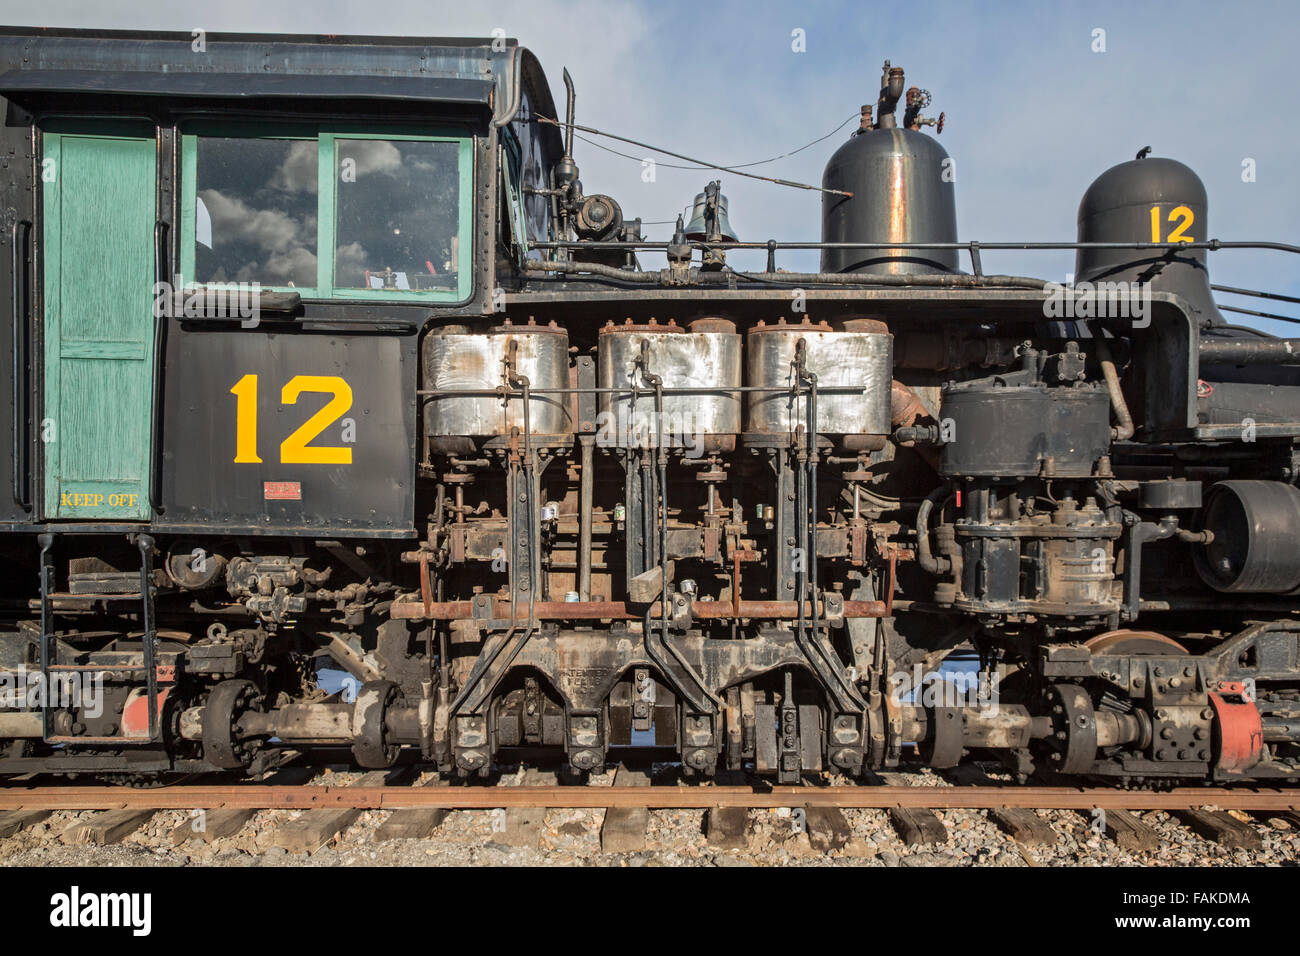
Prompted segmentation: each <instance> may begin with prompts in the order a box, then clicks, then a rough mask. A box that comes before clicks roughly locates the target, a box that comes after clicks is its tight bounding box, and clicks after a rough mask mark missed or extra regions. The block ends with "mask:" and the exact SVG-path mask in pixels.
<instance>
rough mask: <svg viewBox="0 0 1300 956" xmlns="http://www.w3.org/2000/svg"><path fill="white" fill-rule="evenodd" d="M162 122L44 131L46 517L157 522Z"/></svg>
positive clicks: (42, 175)
mask: <svg viewBox="0 0 1300 956" xmlns="http://www.w3.org/2000/svg"><path fill="white" fill-rule="evenodd" d="M151 133H152V131H151V130H145V129H142V128H140V127H139V126H134V127H132V126H126V125H114V126H107V125H101V124H96V125H93V126H92V125H86V126H84V127H81V128H66V129H65V128H60V130H59V131H57V132H54V131H47V132H45V133H44V134H43V147H44V155H43V157H42V164H41V178H42V181H43V189H44V216H43V223H44V233H43V251H44V293H45V294H44V301H45V326H44V329H45V401H44V412H43V418H42V421H41V439H42V441H43V443H44V447H45V501H44V504H45V517H46V518H47V519H54V518H59V519H77V518H93V519H127V520H133V519H135V520H138V519H147V518H148V517H149V516H150V511H149V467H150V461H149V431H150V423H151V421H152V402H153V388H152V382H153V341H154V337H153V329H154V318H153V302H154V296H153V284H154V259H153V255H154V249H153V246H154V224H155V222H156V221H157V216H156V213H155V198H154V197H155V179H156V176H157V172H156V146H155V140H154V137H153V136H152V135H151Z"/></svg>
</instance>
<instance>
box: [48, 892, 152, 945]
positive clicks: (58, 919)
mask: <svg viewBox="0 0 1300 956" xmlns="http://www.w3.org/2000/svg"><path fill="white" fill-rule="evenodd" d="M50 906H51V910H50V925H51V926H67V927H76V926H129V927H130V928H131V931H132V933H133V934H134V935H136V936H148V935H149V930H150V928H151V926H152V922H153V920H152V911H153V894H152V893H82V892H81V888H80V887H77V886H74V887H73V888H72V889H71V890H70V891H69V892H67V893H55V894H54V895H53V896H51V897H50Z"/></svg>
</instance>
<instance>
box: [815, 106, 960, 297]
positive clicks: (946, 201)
mask: <svg viewBox="0 0 1300 956" xmlns="http://www.w3.org/2000/svg"><path fill="white" fill-rule="evenodd" d="M822 185H823V186H824V187H825V188H827V189H838V190H842V191H844V192H850V193H852V194H853V196H852V197H851V198H850V197H847V196H841V195H837V194H834V193H823V194H822V241H823V242H956V241H957V201H956V194H955V191H954V186H953V175H952V161H951V160H950V159H949V157H948V153H947V151H945V150H944V148H943V147H942V146H940V145H939V143H938V142H937V141H936V140H935V139H933V138H932V137H930V136H927V135H926V134H925V133H920V132H917V131H915V130H911V129H901V128H899V127H889V128H882V129H868V130H861V131H859V132H858V133H857V134H856V135H854V136H853V138H852V139H850V140H849V141H848V142H847V143H845V144H844V145H843V146H841V147H840V148H839V149H838V150H836V151H835V155H834V156H832V157H831V159H830V162H829V163H827V164H826V172H825V174H824V175H823V177H822ZM822 271H823V272H861V273H866V274H875V275H930V274H936V273H949V272H957V271H959V270H958V265H957V250H956V249H823V250H822Z"/></svg>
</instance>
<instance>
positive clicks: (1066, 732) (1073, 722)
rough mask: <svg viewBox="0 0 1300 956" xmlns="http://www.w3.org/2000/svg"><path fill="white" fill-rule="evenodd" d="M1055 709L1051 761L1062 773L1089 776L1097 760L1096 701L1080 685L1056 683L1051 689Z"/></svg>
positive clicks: (1053, 710) (1053, 766)
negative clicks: (1089, 770)
mask: <svg viewBox="0 0 1300 956" xmlns="http://www.w3.org/2000/svg"><path fill="white" fill-rule="evenodd" d="M1047 699H1048V703H1050V704H1051V706H1052V726H1053V727H1054V728H1055V732H1054V734H1053V736H1052V738H1051V741H1050V745H1051V747H1052V749H1051V750H1050V752H1049V754H1048V759H1049V760H1050V761H1051V763H1052V769H1053V770H1056V771H1057V772H1059V773H1066V774H1079V773H1085V772H1087V770H1088V769H1089V768H1090V767H1091V766H1092V765H1093V762H1094V761H1095V760H1096V759H1097V721H1096V718H1095V717H1094V715H1093V709H1092V699H1091V698H1090V697H1089V696H1088V692H1087V691H1086V690H1084V689H1083V688H1082V687H1080V686H1079V685H1078V684H1052V685H1051V686H1050V687H1049V688H1048V689H1047Z"/></svg>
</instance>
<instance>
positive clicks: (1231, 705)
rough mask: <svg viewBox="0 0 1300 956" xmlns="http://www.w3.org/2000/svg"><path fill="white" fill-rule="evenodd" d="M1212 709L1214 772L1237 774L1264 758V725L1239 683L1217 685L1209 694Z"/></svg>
mask: <svg viewBox="0 0 1300 956" xmlns="http://www.w3.org/2000/svg"><path fill="white" fill-rule="evenodd" d="M1210 706H1211V707H1213V708H1214V750H1215V762H1214V765H1215V767H1216V768H1217V769H1219V770H1223V771H1226V772H1228V773H1241V772H1242V771H1243V770H1249V769H1250V768H1251V767H1253V766H1255V764H1257V763H1259V762H1260V760H1261V759H1263V756H1264V725H1263V721H1262V720H1261V718H1260V716H1259V708H1258V707H1256V706H1255V702H1254V701H1253V700H1251V699H1250V697H1249V695H1248V694H1247V692H1246V686H1245V684H1243V683H1242V682H1241V681H1220V682H1219V692H1218V693H1217V694H1216V693H1214V692H1211V693H1210Z"/></svg>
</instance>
